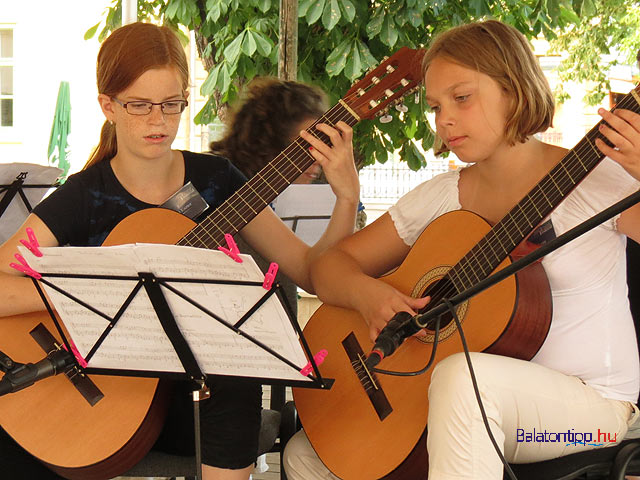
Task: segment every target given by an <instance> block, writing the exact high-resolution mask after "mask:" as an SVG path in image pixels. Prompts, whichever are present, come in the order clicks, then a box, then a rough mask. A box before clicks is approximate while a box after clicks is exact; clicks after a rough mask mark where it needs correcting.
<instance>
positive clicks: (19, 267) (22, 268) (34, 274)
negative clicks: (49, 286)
mask: <svg viewBox="0 0 640 480" xmlns="http://www.w3.org/2000/svg"><path fill="white" fill-rule="evenodd" d="M14 257H16V259H17V260H18V261H19V262H20V263H21V264H22V265H18V264H17V263H13V262H11V263H10V264H9V266H10V267H11V268H15V269H16V270H18V271H20V272H22V273H24V274H26V275H29V276H30V277H33V278H35V279H36V280H40V279H41V278H42V275H40V274H39V273H38V272H36V271H35V270H34V269H33V268H31V267H30V266H29V264H28V263H27V261H26V260H25V259H24V257H23V256H22V255H20V254H19V253H16V254H15V255H14Z"/></svg>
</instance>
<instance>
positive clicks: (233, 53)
mask: <svg viewBox="0 0 640 480" xmlns="http://www.w3.org/2000/svg"><path fill="white" fill-rule="evenodd" d="M245 33H246V30H243V31H242V32H240V35H238V36H237V37H236V38H235V39H234V40H233V42H231V43H230V44H229V45H227V48H225V49H224V58H225V59H226V60H227V62H229V63H236V62H237V61H238V56H239V55H240V51H241V49H242V40H243V39H244V35H245Z"/></svg>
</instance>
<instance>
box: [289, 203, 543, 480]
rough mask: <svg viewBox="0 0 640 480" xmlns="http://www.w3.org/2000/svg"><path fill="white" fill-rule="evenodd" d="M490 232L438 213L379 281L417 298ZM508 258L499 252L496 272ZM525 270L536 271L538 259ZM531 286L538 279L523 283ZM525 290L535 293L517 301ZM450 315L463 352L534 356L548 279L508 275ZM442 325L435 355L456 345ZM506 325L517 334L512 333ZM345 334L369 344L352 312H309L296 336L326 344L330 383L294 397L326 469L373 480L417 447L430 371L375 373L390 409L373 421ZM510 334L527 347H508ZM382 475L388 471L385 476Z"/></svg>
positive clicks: (414, 347) (408, 366)
mask: <svg viewBox="0 0 640 480" xmlns="http://www.w3.org/2000/svg"><path fill="white" fill-rule="evenodd" d="M489 230H490V226H489V225H488V224H487V223H486V222H485V221H484V220H483V219H482V218H480V217H478V216H477V215H475V214H472V213H470V212H465V211H456V212H451V213H448V214H446V215H443V216H441V217H439V218H438V219H436V220H435V221H434V222H432V223H431V225H429V227H428V228H427V229H426V230H425V232H424V233H423V234H422V235H421V236H420V238H419V239H418V241H417V242H416V243H415V245H414V246H413V248H412V249H411V251H410V252H409V254H408V256H407V257H406V259H405V260H404V262H403V263H402V265H400V267H399V268H398V269H397V270H396V271H394V272H393V273H392V274H390V275H387V276H384V277H382V278H381V280H383V281H385V282H386V283H388V284H390V285H392V286H394V287H395V288H397V289H398V290H399V291H401V292H404V293H407V294H411V295H412V296H416V297H417V296H422V295H423V293H424V292H425V290H428V288H429V286H430V285H431V284H433V283H434V282H436V281H437V280H438V279H439V278H442V276H444V275H445V274H446V272H447V271H448V270H449V268H450V267H451V266H453V265H455V264H456V263H457V262H458V261H459V260H460V258H462V257H463V256H464V255H465V254H466V253H467V252H468V251H469V250H470V249H471V248H472V247H473V246H474V245H475V244H476V243H477V242H478V240H479V239H481V238H482V237H483V236H484V235H485V234H486V233H487V232H488V231H489ZM509 263H510V260H509V259H506V260H505V261H503V262H502V263H501V264H500V265H499V266H498V269H500V268H503V267H504V266H506V265H508V264H509ZM527 270H529V269H527ZM533 270H537V271H542V273H544V272H543V270H542V267H541V265H539V264H538V265H536V266H534V268H533V269H532V270H531V271H533ZM530 283H535V284H542V286H541V287H539V286H537V287H535V288H529V284H530ZM525 284H526V287H525ZM545 285H546V296H547V298H548V301H540V300H541V299H543V298H544V296H545V294H544V293H543V294H541V293H540V292H544V291H545ZM528 291H531V292H532V296H533V298H534V300H525V298H528V297H527V292H528ZM520 304H522V305H523V306H524V307H530V306H531V305H535V307H534V310H536V312H535V314H534V315H531V314H529V313H527V312H524V313H523V312H522V311H520V309H519V305H520ZM544 305H547V306H548V307H549V308H548V309H547V310H548V312H547V313H548V314H547V315H546V317H547V318H545V319H543V320H541V321H539V323H540V324H541V325H542V326H539V327H531V326H530V325H529V324H530V323H532V320H531V319H532V318H533V317H534V316H536V315H537V314H538V310H544V309H545V307H544ZM458 315H459V317H460V320H461V322H462V325H463V328H464V332H465V337H466V338H467V343H468V345H469V349H470V350H471V351H491V352H492V353H502V352H504V351H507V350H509V351H517V352H519V353H520V355H518V356H522V355H524V356H528V355H530V356H533V354H535V352H536V351H537V350H538V348H539V347H540V345H541V344H542V341H543V340H544V338H545V336H546V331H547V330H548V320H549V319H550V295H549V291H548V283H547V282H546V277H541V276H540V274H539V273H533V274H532V273H529V272H527V273H526V274H522V275H518V277H517V278H516V277H510V278H508V279H506V280H504V281H502V282H500V283H498V284H497V285H495V286H493V287H491V288H490V289H488V290H486V291H484V292H482V293H480V294H478V295H477V296H475V297H473V298H472V299H471V300H470V301H468V302H466V304H463V305H461V306H459V307H458ZM523 325H524V326H525V328H524V329H523V328H522V327H523ZM545 325H546V326H545ZM441 328H443V330H441V332H440V342H439V345H438V349H437V354H436V362H437V361H440V360H442V359H443V358H445V357H447V356H449V355H451V354H453V353H456V352H459V351H462V344H461V342H460V339H459V336H458V333H457V332H456V328H455V324H454V323H449V324H448V325H446V326H444V327H441ZM512 329H516V330H518V329H519V330H524V332H523V333H510V332H511V330H512ZM352 332H353V333H354V334H355V337H356V338H357V341H358V343H359V344H360V346H361V348H362V350H363V351H364V353H365V355H366V354H367V353H368V352H369V351H370V349H371V347H372V342H371V341H370V339H369V334H368V328H367V327H366V324H365V322H364V320H363V319H362V317H361V316H360V315H359V314H358V313H357V312H354V311H350V310H347V309H343V308H338V307H333V306H329V305H322V306H321V307H320V308H319V309H318V311H316V313H315V314H314V315H313V316H312V317H311V319H310V321H309V323H308V324H307V325H306V327H305V329H304V334H305V337H306V338H307V341H308V342H309V344H310V347H311V350H312V351H317V350H319V349H321V348H326V349H327V350H328V351H329V355H328V356H327V358H326V359H325V361H324V363H323V364H322V366H321V371H322V374H323V376H325V377H327V378H334V379H335V380H336V381H335V383H334V385H333V387H332V388H331V390H329V391H317V390H311V389H301V388H296V389H294V399H295V402H296V407H297V409H298V412H299V414H300V419H301V422H302V424H303V427H304V428H305V431H306V433H307V435H308V437H309V439H310V441H311V444H312V445H313V447H314V449H315V450H316V452H317V453H318V455H319V456H320V458H321V459H322V461H323V462H324V463H325V464H326V465H327V467H328V468H329V469H330V470H331V471H332V472H333V473H335V474H336V475H337V476H339V477H340V478H342V479H344V480H350V479H359V480H361V479H377V478H381V477H383V476H385V475H388V474H390V472H392V471H393V470H394V469H396V468H397V467H398V466H399V465H401V464H402V463H403V461H404V460H405V458H407V456H408V455H409V453H410V452H411V451H412V450H413V449H414V447H416V448H423V447H422V445H417V444H418V440H419V439H420V437H421V435H422V434H423V432H424V429H425V427H426V424H427V414H428V398H427V392H428V387H429V382H430V376H431V374H430V372H427V373H426V374H423V375H419V376H413V377H396V376H389V375H377V383H378V385H379V387H380V389H381V390H382V391H383V392H384V395H385V396H386V398H387V400H388V403H389V405H390V408H391V412H390V413H389V414H388V415H387V416H386V417H385V418H383V419H381V418H380V416H379V415H378V413H376V409H375V408H374V405H373V401H372V400H371V399H370V397H369V396H368V395H367V394H366V392H365V390H364V388H363V386H362V384H361V382H360V380H359V379H358V376H357V375H356V373H355V371H354V368H353V367H352V364H351V362H350V360H349V358H348V357H347V354H346V351H345V348H344V347H343V340H344V339H345V338H346V337H347V336H348V335H349V334H350V333H352ZM515 340H518V341H520V342H521V343H522V344H523V345H524V346H526V347H527V348H524V347H523V346H522V345H521V346H517V345H515V344H514V342H515ZM431 346H432V343H424V342H421V341H419V340H418V339H416V338H415V337H412V338H409V339H407V340H406V341H405V342H404V344H403V345H402V346H401V347H400V348H399V349H398V351H397V352H396V353H394V354H393V355H392V356H390V357H388V358H386V359H384V360H383V361H382V362H381V363H380V366H379V368H382V369H387V370H399V371H414V370H419V369H421V368H422V367H423V366H424V365H425V364H426V363H427V361H428V359H429V356H430V355H431ZM531 352H533V353H531ZM529 358H530V357H529ZM424 448H426V446H425V447H424ZM374 458H375V460H374V461H373V460H372V459H374ZM386 478H393V474H391V475H389V477H386Z"/></svg>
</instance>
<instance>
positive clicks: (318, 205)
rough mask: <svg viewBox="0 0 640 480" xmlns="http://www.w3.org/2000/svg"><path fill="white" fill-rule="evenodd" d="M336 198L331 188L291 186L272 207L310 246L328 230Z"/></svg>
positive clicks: (322, 185)
mask: <svg viewBox="0 0 640 480" xmlns="http://www.w3.org/2000/svg"><path fill="white" fill-rule="evenodd" d="M335 204H336V196H335V194H334V193H333V190H331V186H330V185H328V184H311V185H298V184H294V185H289V186H288V187H287V189H286V190H285V191H284V192H282V193H281V194H280V195H279V196H278V197H277V198H276V199H275V200H274V201H273V203H272V207H273V209H274V211H275V213H276V215H278V217H280V219H281V220H282V221H283V222H284V223H285V225H287V226H288V227H289V228H291V230H293V232H294V233H295V234H296V235H297V236H298V237H300V239H301V240H302V241H304V242H305V243H307V244H308V245H313V244H315V243H316V242H317V241H318V240H319V239H320V237H321V236H322V234H323V233H324V231H325V230H326V229H327V225H328V224H329V220H330V219H331V214H332V213H333V207H334V206H335Z"/></svg>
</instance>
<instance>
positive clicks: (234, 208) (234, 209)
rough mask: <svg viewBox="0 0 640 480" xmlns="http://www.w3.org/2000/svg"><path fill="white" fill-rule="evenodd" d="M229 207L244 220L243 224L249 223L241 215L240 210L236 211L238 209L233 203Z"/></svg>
mask: <svg viewBox="0 0 640 480" xmlns="http://www.w3.org/2000/svg"><path fill="white" fill-rule="evenodd" d="M229 206H230V207H231V208H232V209H233V211H234V212H236V214H237V215H238V216H239V217H240V218H241V219H242V221H243V222H245V223H246V222H247V221H246V220H245V218H244V217H243V216H242V215H241V214H240V212H238V210H236V207H234V206H233V203H229Z"/></svg>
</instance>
